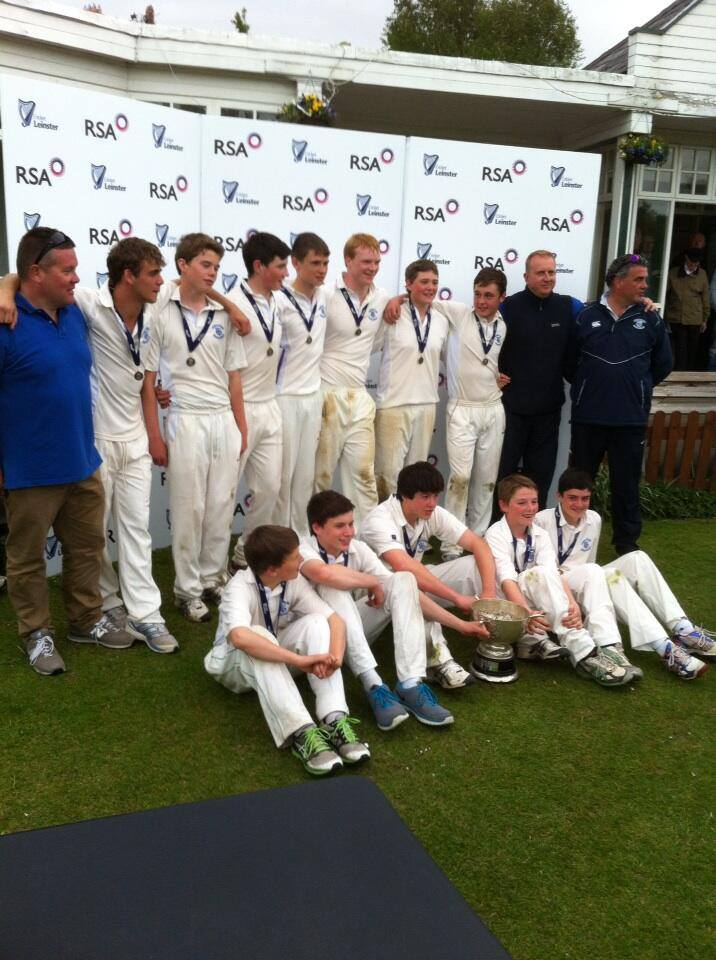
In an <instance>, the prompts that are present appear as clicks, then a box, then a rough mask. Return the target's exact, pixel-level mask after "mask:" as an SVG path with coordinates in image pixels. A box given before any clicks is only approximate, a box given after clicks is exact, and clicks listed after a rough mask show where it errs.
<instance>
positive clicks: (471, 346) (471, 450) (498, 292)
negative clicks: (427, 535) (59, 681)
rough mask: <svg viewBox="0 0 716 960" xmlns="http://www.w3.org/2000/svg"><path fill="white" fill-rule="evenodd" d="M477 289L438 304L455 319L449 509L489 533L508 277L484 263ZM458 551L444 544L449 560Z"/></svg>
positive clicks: (450, 347)
mask: <svg viewBox="0 0 716 960" xmlns="http://www.w3.org/2000/svg"><path fill="white" fill-rule="evenodd" d="M473 288H474V300H473V305H472V307H469V306H467V305H466V304H461V303H454V302H453V301H451V300H446V301H441V302H440V303H439V304H437V309H439V310H442V311H443V312H444V313H445V315H446V316H447V318H448V320H449V321H450V333H449V335H448V342H447V349H446V368H447V388H448V403H447V409H446V419H447V425H446V427H447V432H446V444H447V455H448V463H449V464H450V477H449V478H448V485H447V492H446V494H445V509H446V510H449V511H450V513H452V514H453V516H456V517H457V518H458V519H459V520H465V518H466V513H467V525H468V527H469V528H470V530H472V531H473V533H477V534H479V535H480V536H484V535H485V531H486V530H487V528H488V527H489V525H490V517H491V514H492V503H493V496H494V490H495V482H496V480H497V471H498V468H499V466H500V453H501V451H502V438H503V436H504V433H505V411H504V408H503V406H502V389H503V387H504V386H505V385H506V384H507V383H509V377H506V376H504V375H503V374H501V373H500V372H499V370H498V368H497V361H498V357H499V355H500V350H501V348H502V344H503V342H504V339H505V321H504V320H503V319H502V317H501V316H500V311H499V308H500V304H501V303H502V301H503V300H504V299H505V292H506V290H507V278H506V277H505V275H504V273H503V272H502V270H496V269H494V268H492V267H484V268H483V269H482V270H480V272H479V273H478V274H477V276H476V277H475V279H474V281H473ZM459 555H460V551H459V548H458V547H457V545H456V544H450V543H445V544H443V548H442V556H443V559H444V560H451V559H453V558H454V557H456V556H459Z"/></svg>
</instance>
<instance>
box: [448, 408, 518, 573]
mask: <svg viewBox="0 0 716 960" xmlns="http://www.w3.org/2000/svg"><path fill="white" fill-rule="evenodd" d="M504 434H505V410H504V407H503V406H502V401H501V400H498V401H497V402H496V403H485V404H482V403H480V404H477V403H463V402H461V401H458V400H450V401H449V402H448V405H447V414H446V436H445V441H446V446H447V456H448V463H449V464H450V478H449V480H448V485H447V493H446V494H445V509H446V510H449V511H450V513H451V514H452V515H453V516H454V517H457V518H458V520H460V522H466V523H467V525H468V527H469V528H470V530H472V532H473V533H477V534H479V535H480V536H484V534H485V531H486V530H487V528H488V527H489V525H490V518H491V516H492V497H493V491H494V489H495V482H496V480H497V472H498V469H499V466H500V453H501V452H502V438H503V437H504ZM466 517H467V519H466ZM442 551H443V554H444V555H449V554H451V553H459V552H460V548H459V547H458V545H457V544H456V543H455V544H448V543H444V544H443V545H442Z"/></svg>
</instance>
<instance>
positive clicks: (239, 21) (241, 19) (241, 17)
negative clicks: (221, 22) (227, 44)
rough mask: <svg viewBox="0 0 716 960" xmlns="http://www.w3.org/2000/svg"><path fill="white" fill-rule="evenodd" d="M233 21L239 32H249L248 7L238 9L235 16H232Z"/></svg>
mask: <svg viewBox="0 0 716 960" xmlns="http://www.w3.org/2000/svg"><path fill="white" fill-rule="evenodd" d="M231 22H232V23H233V25H234V27H235V28H236V29H237V30H238V31H239V33H248V32H249V23H248V20H247V19H246V7H242V8H241V10H237V11H236V13H235V14H234V16H233V17H232V18H231Z"/></svg>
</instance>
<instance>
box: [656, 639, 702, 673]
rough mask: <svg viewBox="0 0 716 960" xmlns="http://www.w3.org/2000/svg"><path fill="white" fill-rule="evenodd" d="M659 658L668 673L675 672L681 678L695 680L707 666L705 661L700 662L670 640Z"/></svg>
mask: <svg viewBox="0 0 716 960" xmlns="http://www.w3.org/2000/svg"><path fill="white" fill-rule="evenodd" d="M661 660H662V662H663V664H664V666H665V667H666V669H667V670H668V671H669V673H675V674H676V676H677V677H681V679H682V680H695V679H696V678H697V677H700V676H701V674H702V673H706V671H707V670H708V668H709V666H708V664H707V663H702V661H701V660H699V659H697V658H696V657H692V656H691V654H690V653H689V652H688V651H687V650H684V649H683V647H680V646H679V645H678V644H677V643H672V642H671V641H670V640H669V641H668V643H667V646H666V650H665V651H664V653H663V654H662V655H661Z"/></svg>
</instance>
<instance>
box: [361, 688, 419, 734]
mask: <svg viewBox="0 0 716 960" xmlns="http://www.w3.org/2000/svg"><path fill="white" fill-rule="evenodd" d="M367 696H368V702H369V703H370V706H371V709H372V711H373V713H374V715H375V722H376V723H377V724H378V729H379V730H395V728H396V727H399V726H400V724H401V723H403V721H404V720H407V719H408V717H409V713H408V711H407V710H406V709H405V707H404V706H403V705H402V704H401V702H400V700H399V699H398V697H397V696H396V695H395V694H394V693H393V691H392V690H391V689H390V687H389V686H388V684H387V683H381V684H380V685H378V684H377V683H376V684H375V685H374V686H372V687H371V688H370V690H369V691H368V694H367Z"/></svg>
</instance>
